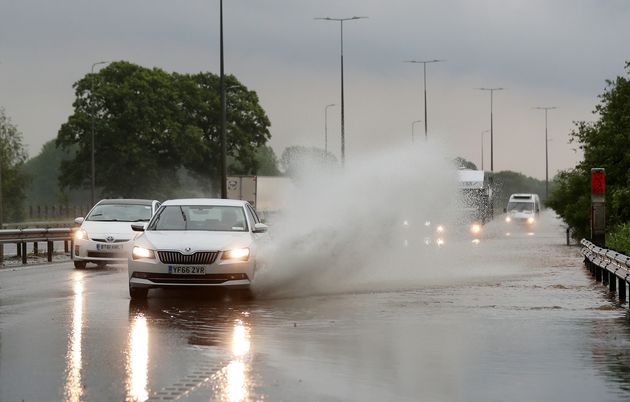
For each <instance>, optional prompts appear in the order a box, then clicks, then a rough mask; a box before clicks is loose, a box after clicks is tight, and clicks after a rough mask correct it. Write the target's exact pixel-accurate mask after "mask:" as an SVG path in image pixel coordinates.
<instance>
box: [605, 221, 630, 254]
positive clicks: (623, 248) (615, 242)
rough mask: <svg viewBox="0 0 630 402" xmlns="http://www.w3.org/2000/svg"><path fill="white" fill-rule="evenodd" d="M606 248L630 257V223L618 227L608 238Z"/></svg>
mask: <svg viewBox="0 0 630 402" xmlns="http://www.w3.org/2000/svg"><path fill="white" fill-rule="evenodd" d="M606 247H608V248H612V249H614V250H617V251H618V252H620V253H623V254H625V255H630V223H626V224H623V225H619V226H617V227H616V228H615V229H614V230H613V231H612V232H611V233H610V234H609V235H608V236H607V237H606Z"/></svg>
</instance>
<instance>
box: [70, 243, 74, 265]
mask: <svg viewBox="0 0 630 402" xmlns="http://www.w3.org/2000/svg"><path fill="white" fill-rule="evenodd" d="M70 259H71V260H74V238H72V240H70Z"/></svg>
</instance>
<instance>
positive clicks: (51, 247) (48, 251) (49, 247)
mask: <svg viewBox="0 0 630 402" xmlns="http://www.w3.org/2000/svg"><path fill="white" fill-rule="evenodd" d="M54 251H55V246H54V243H53V242H52V241H48V243H47V244H46V254H48V256H47V257H48V262H52V257H53V252H54Z"/></svg>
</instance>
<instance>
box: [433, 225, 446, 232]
mask: <svg viewBox="0 0 630 402" xmlns="http://www.w3.org/2000/svg"><path fill="white" fill-rule="evenodd" d="M435 230H437V232H438V233H442V232H443V231H444V226H442V225H438V227H437V228H435Z"/></svg>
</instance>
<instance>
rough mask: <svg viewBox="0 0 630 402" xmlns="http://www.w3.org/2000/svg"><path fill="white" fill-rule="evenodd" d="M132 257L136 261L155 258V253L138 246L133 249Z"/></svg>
mask: <svg viewBox="0 0 630 402" xmlns="http://www.w3.org/2000/svg"><path fill="white" fill-rule="evenodd" d="M131 256H132V257H133V259H134V260H139V259H141V258H155V252H154V251H153V250H150V249H148V248H144V247H138V246H136V247H134V248H133V251H132V252H131Z"/></svg>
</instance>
